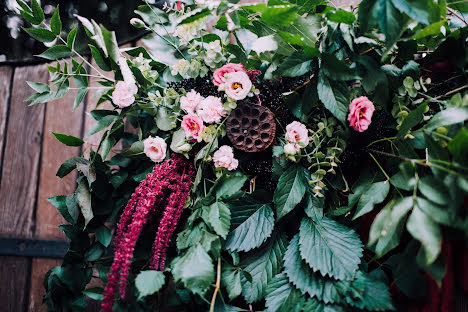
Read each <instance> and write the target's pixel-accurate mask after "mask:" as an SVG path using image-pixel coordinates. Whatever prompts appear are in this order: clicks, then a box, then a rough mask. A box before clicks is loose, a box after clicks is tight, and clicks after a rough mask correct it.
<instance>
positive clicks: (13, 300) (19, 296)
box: [0, 256, 31, 312]
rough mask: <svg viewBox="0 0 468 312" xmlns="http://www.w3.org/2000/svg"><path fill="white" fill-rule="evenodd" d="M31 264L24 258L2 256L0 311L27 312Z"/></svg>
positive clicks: (0, 258) (0, 266) (0, 264)
mask: <svg viewBox="0 0 468 312" xmlns="http://www.w3.org/2000/svg"><path fill="white" fill-rule="evenodd" d="M30 262H31V260H30V259H28V258H24V257H10V256H0V278H1V283H0V302H1V308H0V311H5V312H7V311H8V312H19V311H25V310H26V306H27V300H28V298H27V292H26V285H27V283H28V279H29V268H30Z"/></svg>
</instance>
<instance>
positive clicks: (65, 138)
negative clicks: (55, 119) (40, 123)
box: [52, 132, 84, 146]
mask: <svg viewBox="0 0 468 312" xmlns="http://www.w3.org/2000/svg"><path fill="white" fill-rule="evenodd" d="M52 134H53V135H54V136H55V138H56V139H57V140H59V141H60V142H61V143H63V144H65V145H66V146H81V145H83V143H84V141H83V140H82V139H80V138H77V137H74V136H72V135H68V134H63V133H55V132H52Z"/></svg>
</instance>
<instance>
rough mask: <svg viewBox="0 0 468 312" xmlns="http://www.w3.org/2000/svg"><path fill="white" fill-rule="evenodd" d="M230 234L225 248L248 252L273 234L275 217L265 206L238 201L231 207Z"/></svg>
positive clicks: (268, 207)
mask: <svg viewBox="0 0 468 312" xmlns="http://www.w3.org/2000/svg"><path fill="white" fill-rule="evenodd" d="M230 207H231V228H232V230H231V232H230V233H229V235H228V237H227V238H226V244H225V248H226V249H228V250H231V251H249V250H251V249H254V248H257V247H259V246H260V245H261V244H263V243H264V242H265V241H266V240H267V239H268V237H270V235H271V233H272V232H273V227H274V224H275V217H274V215H273V210H272V209H271V207H270V206H269V205H267V204H259V203H257V202H255V201H249V200H244V201H238V202H235V203H233V204H232V205H231V206H230Z"/></svg>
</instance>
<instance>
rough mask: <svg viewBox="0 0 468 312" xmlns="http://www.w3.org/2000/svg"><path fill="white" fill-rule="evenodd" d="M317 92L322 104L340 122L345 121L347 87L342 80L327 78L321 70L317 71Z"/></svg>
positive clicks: (347, 101)
mask: <svg viewBox="0 0 468 312" xmlns="http://www.w3.org/2000/svg"><path fill="white" fill-rule="evenodd" d="M317 92H318V96H319V99H320V101H322V103H323V105H324V106H325V107H326V108H327V109H328V110H329V111H330V112H331V113H332V114H333V116H335V117H336V118H337V119H338V120H340V121H341V122H343V123H344V122H345V120H346V115H347V113H348V106H349V98H348V89H347V87H346V85H345V84H344V83H343V82H335V81H331V80H329V79H328V77H327V76H326V74H325V73H324V71H323V70H320V71H319V78H318V83H317Z"/></svg>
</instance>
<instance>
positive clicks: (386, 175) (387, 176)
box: [369, 152, 390, 181]
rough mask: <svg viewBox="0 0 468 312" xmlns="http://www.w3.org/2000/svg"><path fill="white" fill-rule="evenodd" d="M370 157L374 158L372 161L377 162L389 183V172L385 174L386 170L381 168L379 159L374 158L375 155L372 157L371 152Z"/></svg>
mask: <svg viewBox="0 0 468 312" xmlns="http://www.w3.org/2000/svg"><path fill="white" fill-rule="evenodd" d="M369 155H370V157H372V159H373V160H374V161H375V163H376V164H377V166H379V169H380V171H382V173H383V174H384V176H385V177H386V178H387V181H390V176H389V175H388V174H387V172H385V170H384V168H382V166H381V165H380V163H379V162H378V161H377V159H376V158H375V157H374V155H372V153H370V152H369Z"/></svg>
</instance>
